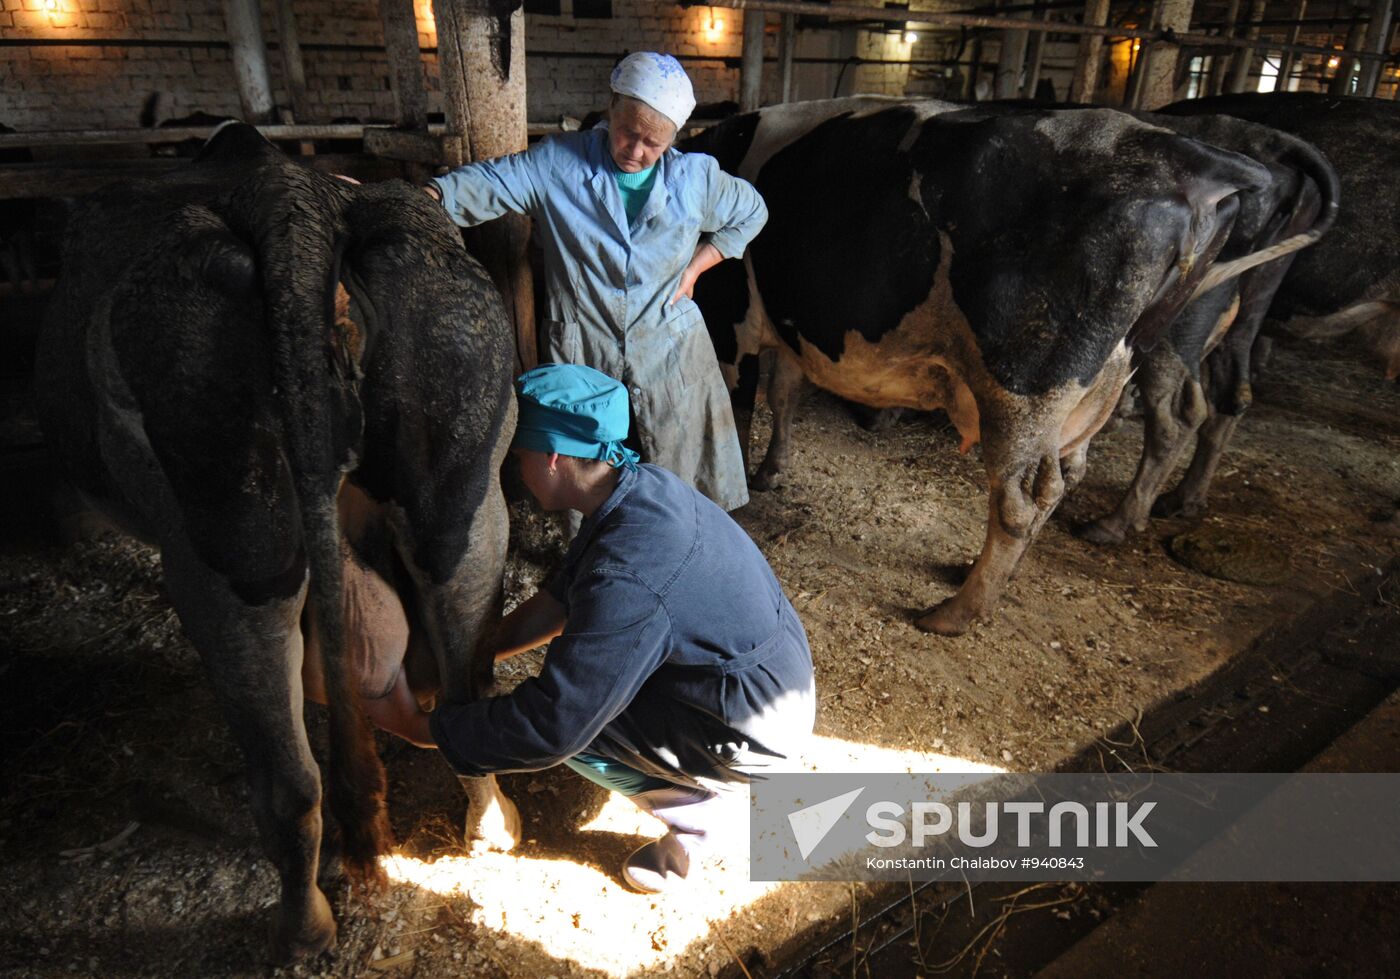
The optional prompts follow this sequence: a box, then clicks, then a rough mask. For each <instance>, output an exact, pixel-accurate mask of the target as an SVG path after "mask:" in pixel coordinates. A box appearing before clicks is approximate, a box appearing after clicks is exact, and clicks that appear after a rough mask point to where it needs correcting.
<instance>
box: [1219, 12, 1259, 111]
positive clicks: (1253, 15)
mask: <svg viewBox="0 0 1400 979" xmlns="http://www.w3.org/2000/svg"><path fill="white" fill-rule="evenodd" d="M1263 18H1264V0H1249V13H1248V14H1247V15H1246V17H1245V19H1246V20H1247V21H1248V24H1249V26H1247V27H1246V28H1245V30H1244V37H1245V38H1246V39H1248V40H1251V41H1257V40H1258V39H1259V21H1261V20H1262V19H1263ZM1253 66H1254V47H1253V45H1251V46H1250V47H1247V48H1236V49H1235V60H1234V61H1232V62H1230V74H1229V75H1228V76H1226V78H1225V91H1227V92H1231V93H1234V92H1243V91H1246V90H1248V89H1249V69H1250V68H1252V67H1253Z"/></svg>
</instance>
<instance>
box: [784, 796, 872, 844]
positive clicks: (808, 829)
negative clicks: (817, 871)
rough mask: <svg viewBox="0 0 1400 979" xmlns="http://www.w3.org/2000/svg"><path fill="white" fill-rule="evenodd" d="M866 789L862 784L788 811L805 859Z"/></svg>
mask: <svg viewBox="0 0 1400 979" xmlns="http://www.w3.org/2000/svg"><path fill="white" fill-rule="evenodd" d="M864 791H865V786H861V787H860V788H858V789H852V790H851V791H850V792H846V793H843V794H842V795H838V796H833V797H832V798H830V799H827V800H826V801H825V802H818V803H817V804H816V805H813V806H808V807H806V808H805V809H799V810H797V811H796V812H792V813H788V825H790V826H791V827H792V835H793V837H794V838H795V839H796V840H797V850H798V852H799V853H801V854H802V859H803V860H806V859H807V857H808V856H810V855H811V853H812V851H813V850H815V849H816V848H817V846H818V845H819V844H820V843H821V841H822V840H824V839H826V834H827V833H830V832H831V829H832V827H833V826H835V825H836V823H837V821H838V820H840V818H841V817H842V816H844V815H845V814H846V810H847V809H849V808H851V803H853V802H855V801H856V796H858V795H860V794H861V793H862V792H864Z"/></svg>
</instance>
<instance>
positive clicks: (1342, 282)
mask: <svg viewBox="0 0 1400 979" xmlns="http://www.w3.org/2000/svg"><path fill="white" fill-rule="evenodd" d="M1162 111H1163V112H1164V113H1170V114H1173V115H1183V116H1198V115H1208V114H1209V115H1228V116H1234V117H1236V118H1239V119H1247V120H1250V121H1251V122H1257V123H1262V124H1263V125H1265V126H1270V127H1272V128H1274V129H1280V130H1282V131H1284V132H1286V133H1291V134H1292V135H1294V136H1297V137H1299V138H1301V139H1305V140H1307V141H1308V142H1309V143H1312V144H1313V145H1314V146H1316V147H1317V148H1318V149H1320V150H1321V151H1322V152H1323V153H1324V154H1326V156H1327V159H1328V161H1329V162H1330V163H1331V164H1332V166H1333V167H1334V168H1335V169H1336V171H1337V176H1338V178H1339V180H1340V183H1341V192H1342V200H1341V207H1340V209H1339V211H1338V213H1337V222H1336V227H1335V229H1334V230H1333V231H1332V233H1331V234H1329V235H1328V236H1327V238H1326V239H1325V240H1324V241H1322V242H1321V243H1320V244H1319V245H1318V246H1317V247H1316V248H1310V249H1308V250H1307V251H1305V252H1303V253H1302V254H1301V255H1299V256H1298V259H1297V261H1295V262H1294V263H1293V265H1292V267H1291V268H1290V269H1289V271H1288V274H1287V275H1286V276H1284V279H1283V283H1282V284H1281V285H1280V286H1279V290H1278V293H1277V295H1276V296H1275V298H1274V303H1273V306H1272V308H1271V309H1270V311H1269V315H1270V318H1272V319H1277V320H1282V321H1286V328H1287V329H1288V331H1289V332H1291V333H1295V334H1298V335H1300V336H1305V337H1312V338H1317V339H1322V338H1326V337H1330V336H1341V335H1343V334H1346V333H1350V332H1352V331H1357V332H1358V333H1359V334H1360V335H1361V336H1362V337H1363V338H1364V339H1365V341H1366V342H1367V343H1368V344H1369V345H1370V347H1371V348H1372V349H1373V350H1374V351H1375V353H1376V356H1377V357H1378V359H1379V360H1380V362H1381V365H1382V367H1383V369H1384V370H1385V372H1386V376H1387V378H1390V379H1394V378H1395V377H1397V376H1400V180H1397V179H1396V177H1395V175H1396V174H1397V173H1400V104H1397V103H1395V102H1388V101H1382V100H1380V99H1362V98H1348V97H1342V96H1336V95H1322V94H1318V93H1310V92H1279V93H1273V94H1268V95H1225V96H1220V97H1218V98H1209V99H1193V100H1191V101H1187V102H1177V103H1176V104H1174V105H1169V106H1167V107H1166V108H1165V109H1163V110H1162Z"/></svg>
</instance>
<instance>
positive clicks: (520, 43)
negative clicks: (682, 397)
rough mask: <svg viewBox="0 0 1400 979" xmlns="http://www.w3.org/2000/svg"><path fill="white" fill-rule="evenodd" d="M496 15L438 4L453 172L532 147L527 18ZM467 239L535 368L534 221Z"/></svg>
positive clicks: (507, 221) (498, 224)
mask: <svg viewBox="0 0 1400 979" xmlns="http://www.w3.org/2000/svg"><path fill="white" fill-rule="evenodd" d="M498 11H499V5H497V4H493V3H490V2H489V0H433V18H434V20H436V21H437V41H438V65H439V67H440V70H441V73H442V91H443V114H444V115H445V116H446V122H447V137H445V138H444V139H443V155H444V157H446V159H445V160H444V162H445V163H447V164H448V165H450V166H457V165H460V164H462V163H466V162H468V161H472V160H486V159H490V158H492V157H496V156H502V155H504V154H506V153H516V152H520V151H521V150H524V149H525V147H526V143H527V129H526V122H525V14H524V11H523V10H521V9H520V8H519V7H516V9H515V11H514V12H513V13H510V14H506V15H499V12H498ZM600 70H602V69H601V68H600ZM463 237H464V240H465V241H466V243H467V245H468V247H469V248H470V249H471V250H472V253H473V254H475V255H476V256H477V257H478V258H480V259H481V260H482V264H483V265H485V266H486V270H487V271H488V272H489V273H490V275H491V278H492V280H493V281H494V282H495V283H496V287H497V288H498V289H500V291H501V295H502V297H504V299H505V301H506V308H507V309H508V310H509V311H510V313H511V316H512V318H513V319H514V320H515V337H516V354H517V357H518V358H519V361H520V367H521V368H522V369H524V370H528V369H530V368H532V367H534V366H535V365H536V364H537V363H539V353H538V348H537V345H536V339H535V289H534V279H533V276H532V275H531V273H530V262H529V260H528V258H527V256H526V252H525V246H526V244H527V243H528V241H529V238H530V219H529V218H527V217H525V216H524V215H518V214H508V215H506V216H505V217H503V218H498V219H496V220H495V221H489V222H487V223H486V224H483V225H480V226H478V227H476V228H472V229H469V230H468V232H467V233H466V234H465V235H464V236H463Z"/></svg>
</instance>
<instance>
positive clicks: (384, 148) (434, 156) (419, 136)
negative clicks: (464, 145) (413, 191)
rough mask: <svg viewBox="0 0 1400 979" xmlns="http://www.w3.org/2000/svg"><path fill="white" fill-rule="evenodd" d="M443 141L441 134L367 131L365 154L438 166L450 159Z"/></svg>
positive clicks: (381, 130)
mask: <svg viewBox="0 0 1400 979" xmlns="http://www.w3.org/2000/svg"><path fill="white" fill-rule="evenodd" d="M443 139H444V137H443V135H442V134H441V133H439V134H436V135H433V134H430V133H423V132H414V131H410V130H406V129H366V130H365V152H366V153H373V154H374V155H375V156H386V157H388V158H389V159H391V160H407V161H408V162H410V163H426V164H428V165H429V166H438V165H440V164H443V163H446V162H447V161H448V159H449V155H448V153H447V151H446V149H445V148H444V146H443Z"/></svg>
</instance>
